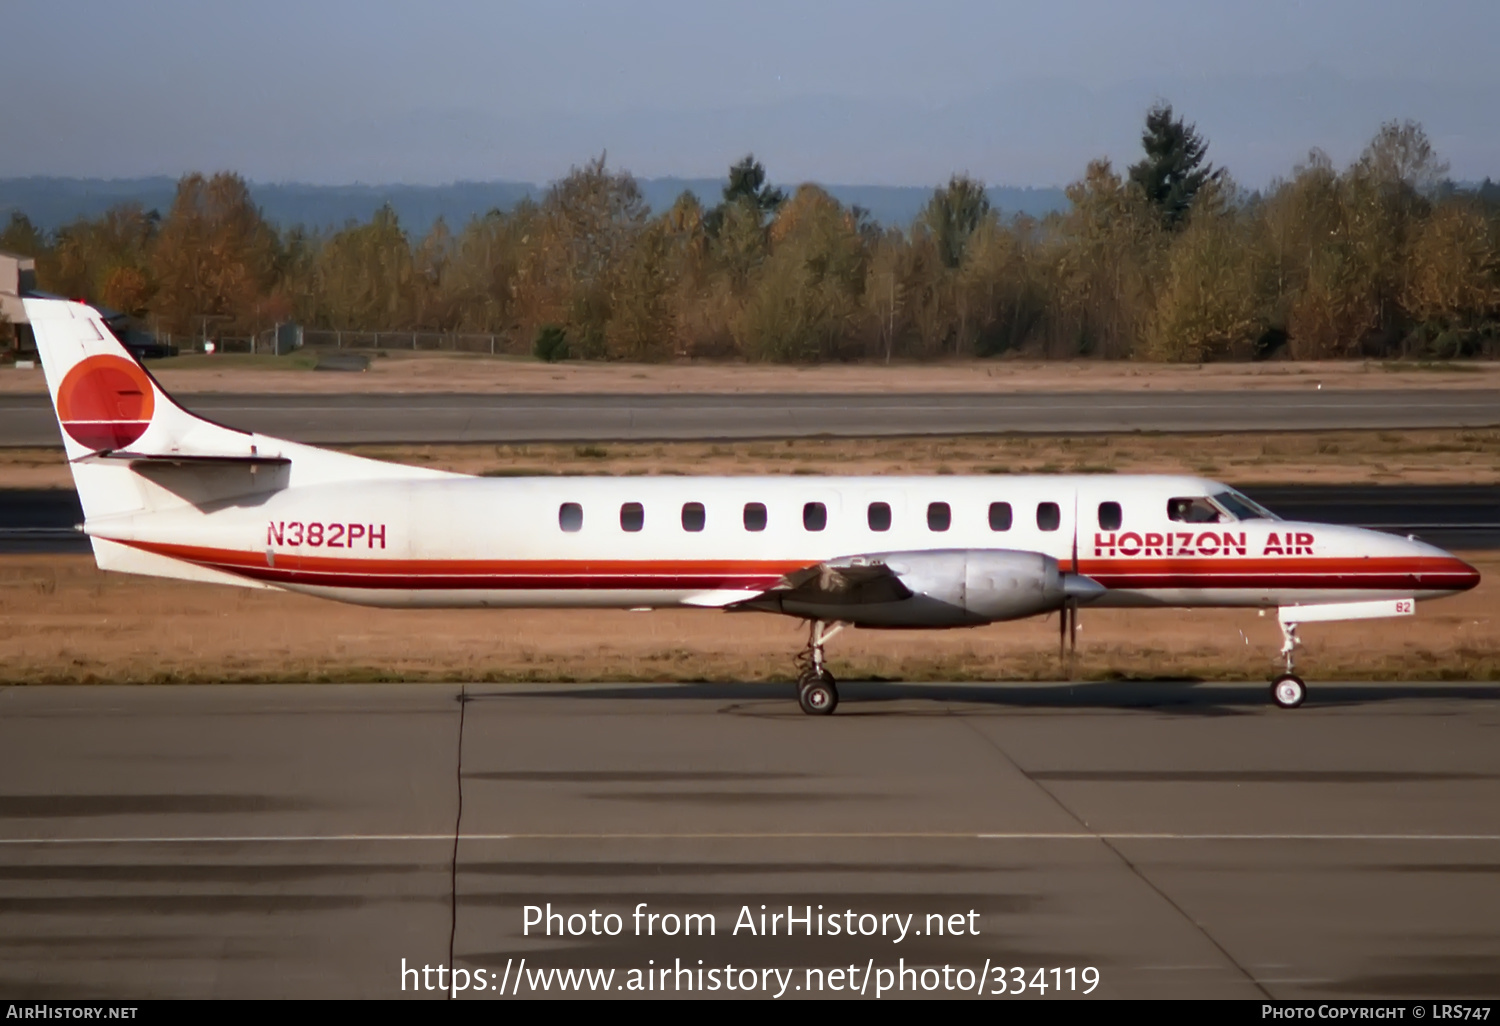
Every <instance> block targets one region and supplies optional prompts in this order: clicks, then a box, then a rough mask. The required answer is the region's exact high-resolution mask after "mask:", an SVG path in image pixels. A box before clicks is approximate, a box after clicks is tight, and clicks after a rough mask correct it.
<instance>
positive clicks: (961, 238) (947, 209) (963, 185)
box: [920, 175, 990, 268]
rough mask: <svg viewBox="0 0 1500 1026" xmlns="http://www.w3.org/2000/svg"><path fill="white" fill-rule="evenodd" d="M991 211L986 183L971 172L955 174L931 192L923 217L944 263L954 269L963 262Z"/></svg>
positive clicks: (924, 224)
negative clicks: (973, 237)
mask: <svg viewBox="0 0 1500 1026" xmlns="http://www.w3.org/2000/svg"><path fill="white" fill-rule="evenodd" d="M989 212H990V198H989V196H988V195H987V194H986V193H985V191H984V183H983V182H979V181H975V180H974V179H972V178H970V177H969V176H968V175H954V176H953V177H952V178H950V179H948V184H947V185H946V186H944V187H943V188H941V189H938V190H936V191H935V192H934V193H933V194H932V199H930V200H928V202H927V207H926V209H924V210H923V211H922V216H921V219H920V220H921V224H922V226H923V227H924V228H926V229H927V230H928V231H930V232H931V233H932V237H933V240H934V241H935V242H936V243H937V249H938V255H939V256H940V257H941V258H942V261H943V266H945V267H950V268H953V267H957V266H958V265H959V264H961V263H962V262H963V257H964V247H965V246H967V245H968V243H969V238H970V237H971V236H972V235H973V234H974V233H975V232H976V231H978V230H979V226H980V224H981V223H982V222H983V221H984V219H985V218H986V217H987V216H988V215H989Z"/></svg>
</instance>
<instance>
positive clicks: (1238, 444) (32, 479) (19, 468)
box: [0, 428, 1500, 488]
mask: <svg viewBox="0 0 1500 1026" xmlns="http://www.w3.org/2000/svg"><path fill="white" fill-rule="evenodd" d="M347 451H349V452H355V453H359V454H361V455H365V456H370V457H373V458H375V459H381V460H390V461H393V462H397V463H411V464H417V465H419V466H426V467H436V468H439V469H443V470H455V471H459V472H462V473H466V474H484V475H489V476H495V477H506V476H519V475H527V474H615V475H622V476H624V475H634V474H683V473H693V474H1023V473H1043V474H1051V473H1085V474H1098V473H1121V474H1127V473H1128V474H1145V473H1172V474H1176V473H1181V474H1199V475H1203V476H1206V477H1212V478H1215V479H1219V480H1225V481H1230V482H1233V483H1235V484H1246V485H1248V484H1292V483H1297V482H1318V483H1324V484H1336V483H1368V484H1397V483H1405V484H1489V483H1493V482H1496V481H1500V429H1495V428H1489V429H1473V430H1458V429H1451V430H1446V429H1445V430H1427V431H1326V432H1307V433H1287V434H1265V435H1248V434H1236V435H1224V434H1203V435H1194V434H1181V435H1179V434H1148V433H1132V434H1123V435H1081V436H1078V437H1076V438H1059V437H1050V436H1048V437H1044V436H1031V435H991V436H983V437H977V436H976V437H958V438H852V439H830V438H810V439H795V440H788V441H742V442H717V443H709V442H639V443H637V442H621V443H606V444H593V445H574V444H572V443H555V444H553V443H549V444H533V445H379V446H352V447H348V448H347ZM72 483H73V482H72V478H71V477H70V476H69V473H68V468H67V464H66V463H65V462H64V459H63V454H62V450H61V449H19V448H17V449H6V448H0V488H71V487H72Z"/></svg>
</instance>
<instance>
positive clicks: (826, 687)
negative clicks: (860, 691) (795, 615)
mask: <svg viewBox="0 0 1500 1026" xmlns="http://www.w3.org/2000/svg"><path fill="white" fill-rule="evenodd" d="M844 626H845V625H844V624H842V623H826V622H824V621H822V620H814V621H812V625H811V626H810V628H809V629H808V632H807V648H805V649H803V650H802V651H801V652H799V653H797V659H796V662H797V704H798V705H799V706H801V707H802V711H803V712H805V713H807V715H809V716H827V715H829V714H830V713H832V712H833V711H834V710H835V709H837V708H838V706H839V689H838V683H837V682H836V681H835V680H834V679H833V674H831V673H829V672H828V670H827V668H826V667H825V666H824V665H823V646H824V645H825V644H827V643H828V640H829V639H830V638H832V637H833V636H834V635H835V634H837V633H838V632H839V631H841V630H843V629H844Z"/></svg>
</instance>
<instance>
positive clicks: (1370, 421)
mask: <svg viewBox="0 0 1500 1026" xmlns="http://www.w3.org/2000/svg"><path fill="white" fill-rule="evenodd" d="M177 398H178V401H179V402H181V403H182V405H183V406H185V407H186V408H187V409H190V410H192V411H194V412H195V413H199V414H201V415H202V416H205V417H208V418H210V419H213V420H217V421H220V422H221V423H225V424H228V425H231V426H233V427H237V428H243V429H245V430H250V431H258V432H260V433H262V434H267V435H272V436H275V437H278V438H290V439H293V440H295V441H300V442H309V443H313V444H354V443H374V442H380V443H402V442H540V441H599V440H610V441H634V440H643V439H721V438H765V437H769V438H791V437H807V436H815V435H837V436H862V437H868V436H875V435H950V434H994V433H1000V432H1012V431H1017V432H1039V433H1049V434H1055V433H1058V432H1067V433H1071V434H1085V433H1095V432H1110V431H1313V430H1336V429H1347V428H1389V429H1398V428H1434V427H1489V426H1492V425H1496V424H1500V392H1496V391H1493V390H1483V389H1474V390H1463V391H1453V390H1449V391H1417V390H1412V389H1406V390H1368V391H1366V390H1360V391H1334V390H1327V391H1318V390H1316V389H1314V388H1313V387H1311V386H1309V387H1307V388H1304V389H1301V390H1298V391H1284V392H1269V391H1244V392H1231V391H1222V392H1220V391H1216V392H1149V391H1142V392H1098V393H1089V392H1059V393H1038V392H1024V393H1014V394H1006V393H986V394H969V395H965V394H953V393H942V394H931V395H921V394H893V393H882V394H874V395H872V394H849V395H816V394H800V395H796V394H784V395H781V394H777V395H756V394H734V395H694V394H682V393H674V394H669V395H519V394H513V395H440V394H437V395H427V394H399V395H285V394H281V395H230V394H216V393H204V394H199V395H182V396H178V397H177ZM0 439H3V440H4V444H6V445H57V444H59V435H58V429H57V422H56V421H55V420H54V419H53V416H52V410H51V407H50V405H49V402H48V399H47V397H46V396H41V395H9V396H0Z"/></svg>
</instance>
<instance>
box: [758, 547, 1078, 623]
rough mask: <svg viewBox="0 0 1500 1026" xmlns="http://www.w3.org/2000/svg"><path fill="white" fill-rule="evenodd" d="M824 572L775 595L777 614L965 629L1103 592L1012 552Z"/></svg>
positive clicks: (1036, 555)
mask: <svg viewBox="0 0 1500 1026" xmlns="http://www.w3.org/2000/svg"><path fill="white" fill-rule="evenodd" d="M823 567H824V568H826V569H825V570H824V572H823V577H822V578H821V579H819V580H818V581H811V580H810V581H808V582H807V583H806V584H804V585H801V586H798V587H796V588H794V589H790V590H787V591H784V592H782V593H780V594H779V595H778V596H777V605H778V606H779V611H780V612H784V613H790V614H792V615H794V616H805V617H810V618H817V619H822V620H842V621H845V622H848V623H852V624H855V625H857V626H861V627H970V626H975V625H977V624H984V623H995V622H997V621H1000V620H1019V619H1022V618H1024V617H1028V616H1035V615H1037V614H1038V613H1048V612H1051V611H1053V610H1055V609H1060V608H1062V606H1063V605H1064V603H1066V602H1067V601H1068V600H1069V599H1075V600H1078V601H1088V600H1089V599H1092V598H1095V597H1097V596H1098V595H1100V594H1102V593H1103V591H1104V588H1103V587H1102V586H1101V585H1099V584H1098V583H1097V582H1095V581H1093V580H1092V579H1090V578H1087V577H1081V576H1078V575H1075V574H1066V573H1064V572H1063V571H1062V568H1061V567H1059V566H1058V563H1057V560H1055V559H1053V558H1052V557H1051V556H1047V555H1043V554H1042V553H1040V552H1019V551H1015V550H1011V549H939V550H935V551H930V552H879V553H871V554H868V555H862V556H849V557H845V558H842V559H833V560H829V561H828V562H826V563H824V564H823ZM771 595H777V593H776V592H772V593H771ZM768 597H769V596H768ZM750 604H753V605H756V606H759V607H760V608H765V606H764V605H762V604H761V603H760V602H752V603H750Z"/></svg>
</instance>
